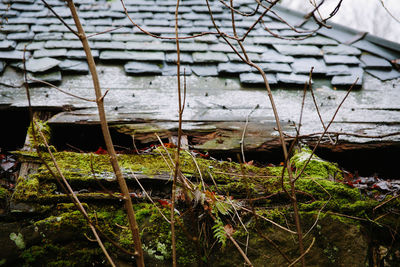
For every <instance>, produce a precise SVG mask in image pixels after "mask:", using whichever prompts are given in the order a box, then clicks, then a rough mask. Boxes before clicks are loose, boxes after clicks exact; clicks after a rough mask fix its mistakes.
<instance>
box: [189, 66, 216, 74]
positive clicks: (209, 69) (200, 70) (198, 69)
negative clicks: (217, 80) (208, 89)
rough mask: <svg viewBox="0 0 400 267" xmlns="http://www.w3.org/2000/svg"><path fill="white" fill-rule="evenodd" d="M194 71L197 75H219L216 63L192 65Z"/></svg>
mask: <svg viewBox="0 0 400 267" xmlns="http://www.w3.org/2000/svg"><path fill="white" fill-rule="evenodd" d="M192 71H193V73H194V74H196V75H197V76H218V69H217V66H216V65H209V64H208V65H192Z"/></svg>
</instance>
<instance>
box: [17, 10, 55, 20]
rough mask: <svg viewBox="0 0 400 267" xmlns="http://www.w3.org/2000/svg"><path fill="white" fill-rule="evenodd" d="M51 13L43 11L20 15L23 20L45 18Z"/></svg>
mask: <svg viewBox="0 0 400 267" xmlns="http://www.w3.org/2000/svg"><path fill="white" fill-rule="evenodd" d="M49 14H50V11H49V10H47V9H45V10H42V11H34V12H23V13H21V14H20V16H21V17H23V18H44V17H47V16H49Z"/></svg>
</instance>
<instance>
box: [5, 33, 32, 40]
mask: <svg viewBox="0 0 400 267" xmlns="http://www.w3.org/2000/svg"><path fill="white" fill-rule="evenodd" d="M34 37H35V34H34V33H33V32H18V33H9V34H7V39H8V40H14V41H30V40H33V38H34Z"/></svg>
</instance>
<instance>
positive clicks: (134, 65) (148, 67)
mask: <svg viewBox="0 0 400 267" xmlns="http://www.w3.org/2000/svg"><path fill="white" fill-rule="evenodd" d="M124 69H125V72H126V73H128V74H161V73H162V69H161V68H160V66H159V65H158V64H152V63H147V62H146V63H145V62H136V61H132V62H129V63H127V64H125V65H124Z"/></svg>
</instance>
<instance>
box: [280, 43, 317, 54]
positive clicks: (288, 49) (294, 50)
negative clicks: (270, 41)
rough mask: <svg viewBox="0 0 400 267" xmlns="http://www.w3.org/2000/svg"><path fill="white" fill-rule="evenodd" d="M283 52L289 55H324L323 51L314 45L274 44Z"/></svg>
mask: <svg viewBox="0 0 400 267" xmlns="http://www.w3.org/2000/svg"><path fill="white" fill-rule="evenodd" d="M273 47H274V48H275V49H276V50H277V51H278V52H279V53H281V54H284V55H287V56H322V51H321V49H319V48H318V47H316V46H313V45H273Z"/></svg>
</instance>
